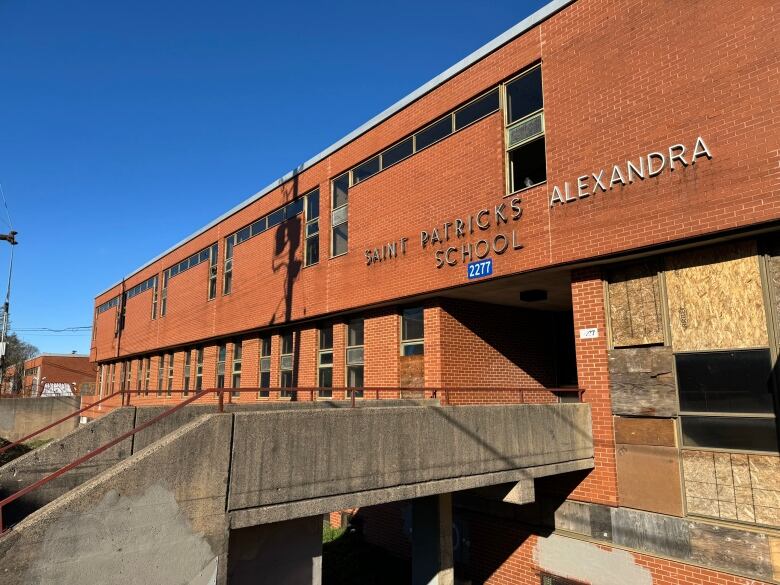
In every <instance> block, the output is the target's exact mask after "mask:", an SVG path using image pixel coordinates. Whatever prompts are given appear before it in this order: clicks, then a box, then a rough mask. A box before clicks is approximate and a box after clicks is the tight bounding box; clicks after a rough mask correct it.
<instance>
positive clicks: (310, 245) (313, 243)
mask: <svg viewBox="0 0 780 585" xmlns="http://www.w3.org/2000/svg"><path fill="white" fill-rule="evenodd" d="M319 261H320V236H319V235H313V236H309V237H308V238H306V266H311V265H312V264H317V263H318V262H319Z"/></svg>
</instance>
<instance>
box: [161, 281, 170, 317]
mask: <svg viewBox="0 0 780 585" xmlns="http://www.w3.org/2000/svg"><path fill="white" fill-rule="evenodd" d="M168 274H169V272H168V271H167V270H166V271H165V272H163V284H162V292H161V293H160V317H165V313H166V312H167V311H168Z"/></svg>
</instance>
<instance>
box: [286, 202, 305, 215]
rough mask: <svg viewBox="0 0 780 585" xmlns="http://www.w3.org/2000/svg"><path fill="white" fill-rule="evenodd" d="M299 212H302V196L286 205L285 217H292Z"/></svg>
mask: <svg viewBox="0 0 780 585" xmlns="http://www.w3.org/2000/svg"><path fill="white" fill-rule="evenodd" d="M299 213H303V197H298V199H295V200H294V201H291V202H290V203H289V204H288V205H287V219H292V218H293V217H295V216H296V215H298V214H299Z"/></svg>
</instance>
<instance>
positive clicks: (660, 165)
mask: <svg viewBox="0 0 780 585" xmlns="http://www.w3.org/2000/svg"><path fill="white" fill-rule="evenodd" d="M667 154H668V156H667ZM702 156H704V157H707V159H708V160H709V159H711V158H712V152H710V149H709V148H707V145H706V144H705V143H704V139H703V138H702V137H701V136H699V137H698V138H697V139H696V144H695V145H694V146H693V150H692V151H691V153H690V154H686V148H685V145H684V144H673V145H672V146H670V147H669V148H668V149H667V151H665V152H651V153H649V154H647V155H646V156H640V157H639V160H638V161H636V162H634V161H633V160H628V161H626V163H625V166H624V165H613V166H612V170H611V172H609V171H607V170H605V169H600V170H599V172H598V173H590V174H587V175H582V176H580V177H577V181H576V182H575V183H574V188H572V186H571V185H570V184H569V182H568V181H566V182H565V183H564V184H563V189H561V188H560V187H558V186H557V185H555V186H554V187H553V190H552V194H551V195H550V207H555V205H556V204H559V205H564V204H566V203H574V202H575V201H578V200H580V199H585V198H586V197H590V196H591V195H596V194H597V193H599V192H601V193H607V192H608V191H611V190H612V189H613V188H614V187H616V186H618V185H619V186H621V187H626V186H628V185H630V184H632V183H634V182H635V181H637V180H640V181H644V180H645V178H648V179H649V178H650V177H655V176H658V175H660V174H661V173H662V172H664V170H668V171H669V172H674V171H675V170H676V169H684V168H685V167H687V166H688V165H689V164H691V165H693V164H696V159H698V158H699V157H702ZM686 157H688V158H686Z"/></svg>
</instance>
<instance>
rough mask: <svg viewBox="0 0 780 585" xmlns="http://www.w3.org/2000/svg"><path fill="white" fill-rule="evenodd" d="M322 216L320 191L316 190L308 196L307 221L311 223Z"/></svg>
mask: <svg viewBox="0 0 780 585" xmlns="http://www.w3.org/2000/svg"><path fill="white" fill-rule="evenodd" d="M319 216H320V191H319V189H315V190H314V191H312V192H311V193H309V194H308V195H306V221H311V220H312V219H316V218H318V217H319Z"/></svg>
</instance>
